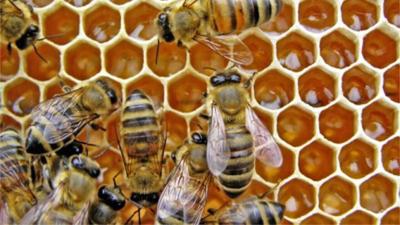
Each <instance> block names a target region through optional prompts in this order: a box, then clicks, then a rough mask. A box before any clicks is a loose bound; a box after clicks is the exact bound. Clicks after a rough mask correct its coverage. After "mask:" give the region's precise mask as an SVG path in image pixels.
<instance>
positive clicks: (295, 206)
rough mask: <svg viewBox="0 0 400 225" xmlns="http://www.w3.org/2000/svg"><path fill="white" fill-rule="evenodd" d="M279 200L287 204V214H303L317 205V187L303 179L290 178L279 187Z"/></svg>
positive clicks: (293, 215)
mask: <svg viewBox="0 0 400 225" xmlns="http://www.w3.org/2000/svg"><path fill="white" fill-rule="evenodd" d="M278 202H280V203H281V204H284V205H285V207H286V209H285V216H287V217H291V218H297V217H300V216H303V215H305V214H307V213H308V212H310V211H311V210H312V209H313V208H314V206H315V189H314V187H313V186H312V185H311V184H309V183H307V182H305V181H303V180H300V179H293V180H290V181H289V182H287V183H286V184H285V185H283V186H282V187H281V188H280V189H279V194H278Z"/></svg>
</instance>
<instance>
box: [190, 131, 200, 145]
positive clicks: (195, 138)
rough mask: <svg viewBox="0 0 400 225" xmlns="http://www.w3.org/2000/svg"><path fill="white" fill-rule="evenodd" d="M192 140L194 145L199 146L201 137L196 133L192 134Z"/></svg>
mask: <svg viewBox="0 0 400 225" xmlns="http://www.w3.org/2000/svg"><path fill="white" fill-rule="evenodd" d="M192 140H193V142H194V143H196V144H200V143H201V135H200V134H199V133H197V132H195V133H193V134H192Z"/></svg>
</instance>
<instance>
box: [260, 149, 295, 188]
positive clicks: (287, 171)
mask: <svg viewBox="0 0 400 225" xmlns="http://www.w3.org/2000/svg"><path fill="white" fill-rule="evenodd" d="M279 148H280V150H281V153H282V157H283V163H282V165H281V166H280V167H278V168H276V167H272V166H266V165H265V164H263V163H262V162H260V161H259V160H257V161H256V171H257V174H258V175H260V176H261V177H262V178H263V179H264V180H267V181H269V182H274V183H276V182H278V181H280V180H284V179H285V178H287V177H289V176H290V175H292V174H293V172H294V166H295V158H294V157H295V156H294V153H293V152H292V151H291V150H289V149H287V148H285V147H283V146H282V145H280V146H279Z"/></svg>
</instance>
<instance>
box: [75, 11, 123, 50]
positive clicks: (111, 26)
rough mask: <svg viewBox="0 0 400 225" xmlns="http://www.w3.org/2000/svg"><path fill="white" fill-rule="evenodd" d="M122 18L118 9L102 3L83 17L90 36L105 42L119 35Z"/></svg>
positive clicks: (85, 29)
mask: <svg viewBox="0 0 400 225" xmlns="http://www.w3.org/2000/svg"><path fill="white" fill-rule="evenodd" d="M93 8H94V7H93ZM104 15H107V16H104ZM120 20H121V16H120V14H119V12H118V11H116V10H114V9H113V8H111V7H109V6H107V5H100V6H97V7H96V8H94V9H90V10H88V12H87V14H86V15H85V16H84V18H83V21H84V26H83V27H84V31H85V33H86V35H87V36H88V37H89V38H91V39H93V40H95V41H97V42H100V43H103V42H106V41H108V40H110V39H112V38H113V37H114V36H115V35H117V33H118V32H119V30H120V27H121V24H120Z"/></svg>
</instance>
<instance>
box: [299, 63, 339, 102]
mask: <svg viewBox="0 0 400 225" xmlns="http://www.w3.org/2000/svg"><path fill="white" fill-rule="evenodd" d="M299 92H300V97H301V99H302V100H303V101H304V102H305V103H307V104H309V105H311V106H313V107H319V106H325V105H327V104H329V103H330V102H331V101H333V100H334V99H335V98H336V81H335V79H334V78H333V77H332V76H331V75H330V74H329V73H327V72H325V71H324V70H322V69H320V68H313V69H311V70H309V71H307V72H306V73H304V74H303V75H302V76H301V77H300V78H299Z"/></svg>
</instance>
